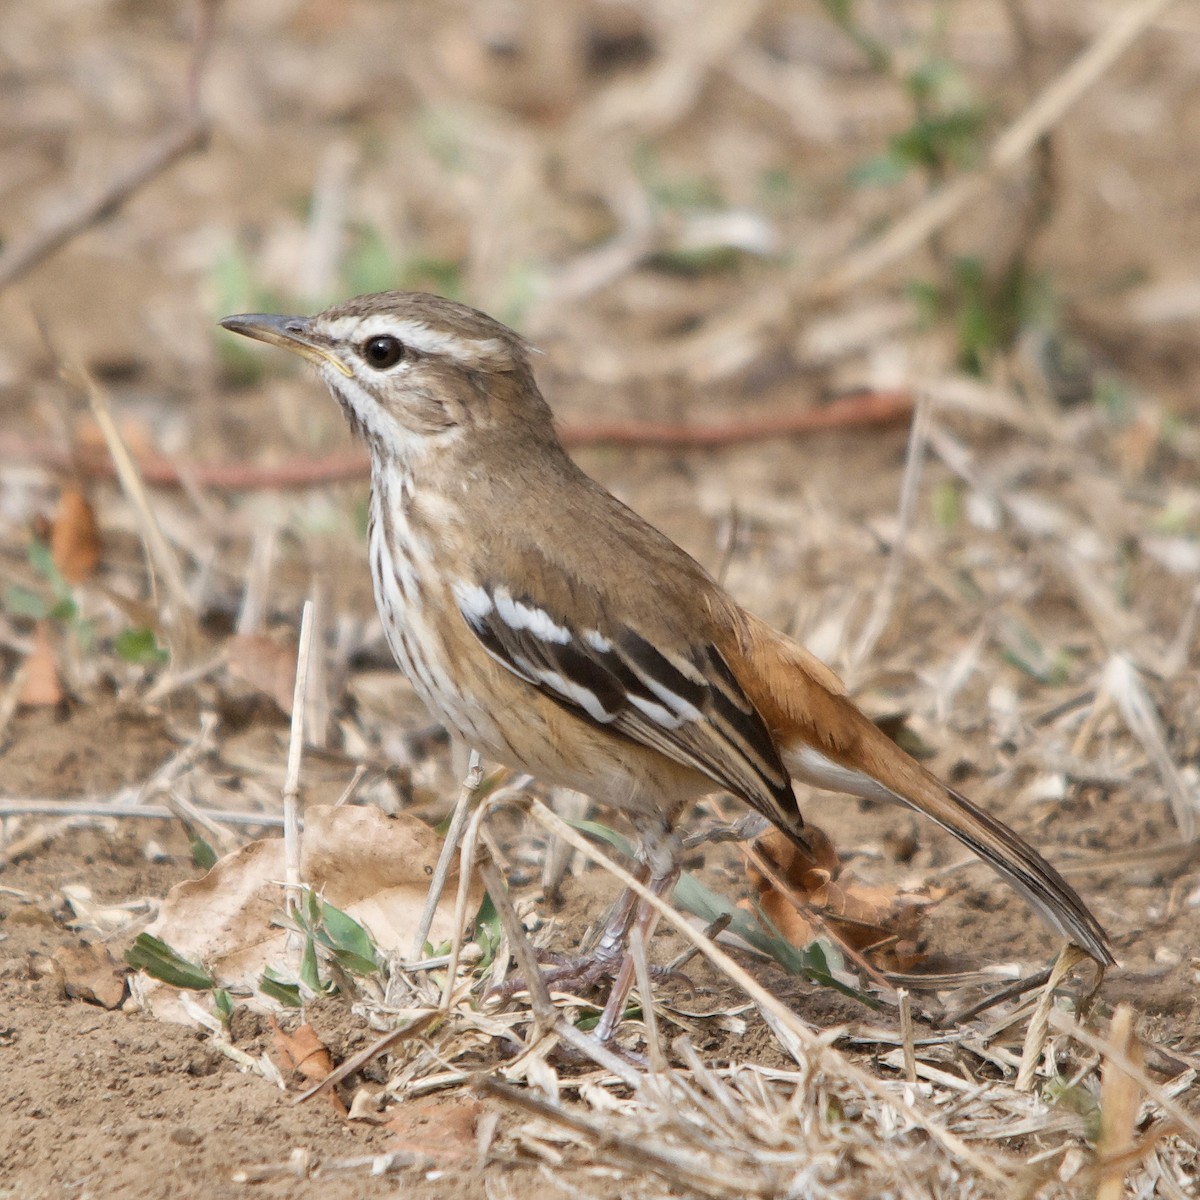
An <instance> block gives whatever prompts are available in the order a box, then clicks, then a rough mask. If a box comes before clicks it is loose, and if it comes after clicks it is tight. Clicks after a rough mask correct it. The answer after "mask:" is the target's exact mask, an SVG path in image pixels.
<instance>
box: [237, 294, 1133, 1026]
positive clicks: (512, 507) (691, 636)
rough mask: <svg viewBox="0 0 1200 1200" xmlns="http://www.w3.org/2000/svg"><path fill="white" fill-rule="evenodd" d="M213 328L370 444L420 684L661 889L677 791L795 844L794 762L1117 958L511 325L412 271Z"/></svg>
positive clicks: (390, 600)
mask: <svg viewBox="0 0 1200 1200" xmlns="http://www.w3.org/2000/svg"><path fill="white" fill-rule="evenodd" d="M221 325H222V326H224V328H226V329H228V330H231V331H233V332H235V333H238V334H242V335H244V336H246V337H249V338H253V339H256V340H258V341H261V342H266V343H269V344H271V345H274V346H278V347H281V348H283V349H285V350H288V351H291V352H293V353H295V354H297V355H299V356H300V357H301V358H304V359H306V360H307V361H308V362H309V363H311V364H312V365H313V366H315V368H316V370H317V374H318V375H319V377H320V378H321V379H322V380H323V382H324V383H325V385H326V387H327V388H328V390H329V392H330V393H331V395H332V396H333V398H334V399H335V400H336V401H337V403H338V404H339V405H340V407H341V409H342V411H343V412H344V414H345V416H346V418H347V419H348V421H349V423H350V426H351V427H352V429H353V430H354V431H355V432H356V433H357V434H358V435H359V436H360V437H361V438H362V439H363V440H364V441H365V442H366V445H367V447H368V449H369V451H370V460H371V497H370V506H369V523H368V536H367V547H368V560H369V564H370V570H371V575H372V582H373V586H374V593H375V599H376V605H377V608H378V610H379V616H380V619H381V621H382V625H383V629H384V632H385V634H386V637H387V641H388V643H389V645H390V647H391V650H392V652H393V654H394V656H395V658H396V661H397V663H398V664H399V666H400V669H401V670H402V671H403V673H404V674H405V675H406V676H407V677H408V679H409V681H410V682H411V684H412V686H413V688H414V689H415V691H416V692H417V693H418V695H419V696H420V697H421V699H422V700H423V701H424V702H425V704H426V705H427V706H428V708H429V709H430V710H431V712H432V713H433V714H434V716H435V717H436V718H437V719H438V720H439V721H440V722H441V723H442V724H443V725H444V726H445V727H446V728H447V730H448V731H449V732H451V733H452V734H453V735H456V736H457V737H458V738H460V739H462V741H464V742H465V743H466V744H467V745H469V746H471V747H473V748H475V749H476V750H478V751H479V752H480V754H482V755H483V756H484V757H485V758H488V759H490V760H493V761H496V762H498V763H501V764H506V765H508V766H511V767H513V768H516V769H519V770H521V771H523V772H527V773H529V774H532V775H534V776H535V777H537V778H538V779H540V780H541V781H542V782H543V783H545V784H547V785H552V786H560V787H565V788H571V789H574V790H576V791H579V792H583V793H586V794H587V795H589V796H591V797H592V798H593V799H594V800H596V801H597V802H598V803H600V804H602V805H607V806H611V807H612V808H615V809H618V810H620V811H622V812H623V813H624V814H625V815H626V817H627V818H628V820H629V822H630V824H631V826H632V828H633V830H634V832H635V833H636V834H637V836H638V839H639V850H638V855H639V872H640V876H639V877H640V879H641V880H642V881H643V882H646V883H648V886H649V887H650V888H651V890H652V891H654V892H655V893H656V894H660V895H661V894H665V893H667V892H668V891H669V890H670V888H671V887H672V886H673V885H674V882H675V880H676V878H677V877H678V873H679V866H678V862H679V854H680V846H681V839H680V834H679V830H680V828H681V827H683V826H685V825H686V819H687V814H688V811H689V810H690V809H691V807H692V806H693V805H694V804H695V802H696V801H698V800H700V799H701V798H703V797H705V796H707V795H710V794H712V793H717V792H729V793H732V794H733V795H734V796H736V797H738V798H739V799H740V800H741V801H743V802H744V803H745V804H747V805H748V806H749V807H750V808H751V809H753V810H756V811H757V812H758V813H759V814H761V815H762V816H763V817H765V818H766V819H767V820H768V821H769V822H770V823H771V824H772V825H774V826H776V827H777V828H778V829H780V830H781V831H782V832H783V833H784V834H785V835H787V836H788V837H789V838H790V839H792V840H794V841H796V842H798V843H799V844H800V845H802V846H803V845H805V826H804V820H803V817H802V815H801V812H800V808H799V804H798V802H797V798H796V794H795V791H794V787H793V783H794V781H800V782H802V783H805V784H808V785H811V786H815V787H817V788H821V789H825V790H828V791H834V792H841V793H846V794H849V795H851V796H855V797H859V798H863V799H866V800H871V801H875V800H886V801H892V802H898V803H900V804H901V805H905V806H907V807H908V808H910V809H913V810H916V811H917V812H919V813H922V814H924V816H926V817H928V818H929V819H931V820H932V821H933V822H934V823H935V824H937V825H939V826H941V827H942V828H943V829H945V830H948V831H949V832H950V833H951V834H953V835H954V836H955V837H956V838H958V839H959V841H961V842H962V843H964V844H965V845H966V846H967V847H968V848H969V849H970V850H972V851H973V852H974V853H975V854H976V855H977V856H978V857H980V858H981V859H983V860H984V861H985V862H987V863H988V864H990V865H991V866H992V867H993V868H994V869H995V870H996V871H997V872H998V873H999V874H1000V875H1001V876H1002V877H1003V878H1004V879H1005V880H1007V882H1008V883H1009V884H1011V885H1012V886H1013V887H1014V888H1015V889H1016V890H1017V891H1018V892H1019V893H1020V894H1021V895H1022V896H1024V897H1025V899H1026V900H1027V901H1028V902H1029V903H1030V904H1031V905H1032V906H1033V908H1034V909H1035V910H1036V911H1037V912H1039V913H1040V914H1041V916H1042V917H1043V918H1044V919H1045V920H1046V921H1047V922H1048V923H1049V925H1050V926H1051V927H1052V928H1053V929H1055V930H1057V931H1058V933H1060V934H1061V935H1063V936H1064V937H1065V938H1067V939H1069V940H1070V941H1072V942H1074V943H1075V944H1076V945H1078V946H1080V947H1082V949H1083V950H1085V951H1086V952H1087V953H1088V954H1089V955H1090V956H1091V957H1092V958H1093V959H1095V960H1096V961H1097V962H1098V963H1099V964H1101V966H1106V965H1108V964H1111V963H1113V962H1114V958H1113V954H1112V949H1111V946H1110V943H1109V940H1108V937H1107V935H1106V933H1105V931H1104V929H1103V928H1102V927H1101V925H1100V924H1099V922H1098V921H1097V920H1096V918H1095V917H1094V916H1093V914H1092V913H1091V911H1090V910H1089V909H1088V907H1087V905H1086V904H1085V903H1084V902H1083V900H1082V899H1081V898H1080V897H1079V895H1078V894H1077V893H1076V891H1075V890H1074V889H1073V888H1072V887H1071V885H1070V884H1069V883H1067V881H1066V880H1065V879H1064V878H1063V877H1062V876H1061V875H1060V874H1059V872H1058V871H1056V870H1055V869H1054V867H1053V866H1051V865H1050V863H1049V862H1047V861H1046V859H1045V858H1044V857H1043V856H1042V855H1041V854H1039V853H1038V851H1037V850H1035V849H1034V848H1033V847H1032V846H1031V845H1030V844H1029V843H1028V842H1026V841H1025V840H1024V839H1023V838H1022V837H1020V836H1019V835H1018V834H1017V833H1016V832H1015V831H1014V830H1012V829H1010V828H1009V827H1008V826H1007V825H1005V824H1004V823H1003V822H1002V821H1000V820H999V819H998V818H997V817H995V816H993V815H992V814H991V813H989V812H988V811H987V810H986V809H984V808H982V807H980V806H979V805H977V804H975V803H973V802H972V801H970V800H968V799H967V798H966V797H965V796H963V795H961V794H960V793H959V792H958V791H956V790H954V789H953V788H951V787H949V786H947V785H946V784H945V783H943V782H942V781H940V780H939V779H938V778H937V777H936V776H935V775H933V774H932V773H931V772H930V771H929V770H927V769H926V768H925V767H924V766H922V765H921V764H920V763H918V762H917V761H916V760H915V759H913V758H912V757H910V756H909V755H908V754H907V753H906V752H905V751H904V750H903V749H901V748H900V747H899V746H898V745H897V744H896V743H895V742H894V741H892V740H891V739H890V738H889V737H887V735H886V734H885V733H883V732H882V731H881V730H880V729H879V727H878V726H877V725H876V724H875V723H874V722H872V721H871V720H870V718H869V717H867V716H866V714H865V713H863V712H862V710H861V709H860V708H859V707H858V706H857V705H856V704H855V703H854V702H853V700H852V699H851V698H850V697H849V695H848V694H847V691H846V689H845V687H844V686H843V684H842V682H841V680H840V679H839V678H838V677H837V675H836V674H835V673H834V672H833V671H832V670H831V669H830V668H829V667H828V666H826V665H825V663H823V662H822V661H820V660H819V659H818V658H816V657H815V656H814V655H813V654H811V653H810V652H809V651H808V650H807V649H805V648H804V647H803V646H802V645H800V644H799V643H798V642H796V641H794V640H793V639H791V638H790V637H788V636H786V635H785V634H783V633H781V632H779V631H778V630H776V629H774V628H773V627H772V626H770V625H769V624H767V623H766V622H765V621H763V620H761V619H759V618H758V617H756V616H754V615H753V614H751V613H750V612H748V611H747V610H746V609H744V608H742V607H741V606H740V605H739V604H738V603H737V602H736V601H735V600H734V599H733V598H732V597H731V596H730V595H729V594H728V593H727V592H726V591H725V590H724V588H722V587H721V585H720V584H719V583H718V582H717V581H716V580H715V579H714V578H713V577H712V576H711V575H710V574H709V573H708V571H706V570H705V569H704V568H703V567H702V566H701V565H700V564H699V563H698V562H697V561H696V560H695V559H694V558H692V557H691V556H690V555H689V554H687V553H686V552H685V551H684V550H683V549H681V548H680V547H679V546H677V545H676V544H675V543H674V542H673V541H672V540H671V539H670V538H668V537H667V536H666V535H665V534H664V533H662V532H661V531H659V530H658V529H656V528H655V527H654V526H653V525H651V524H650V523H648V522H647V521H645V520H644V519H642V518H641V517H640V516H638V515H637V514H636V513H635V512H633V511H632V510H631V509H630V508H628V507H627V506H626V505H624V504H623V503H621V502H620V501H619V500H617V499H616V498H615V497H614V496H613V495H612V494H611V493H609V492H608V491H607V490H606V489H605V488H604V487H602V486H601V485H600V484H599V483H598V482H596V481H595V480H593V479H592V478H591V477H590V476H588V475H587V474H586V473H585V472H584V471H583V470H582V469H581V468H580V467H579V466H578V465H577V464H576V463H575V462H574V460H573V459H572V458H571V457H570V456H569V455H568V454H567V452H566V450H565V449H564V447H563V445H562V442H561V441H560V440H559V437H558V434H557V432H556V430H555V423H554V418H553V415H552V413H551V409H550V407H549V405H548V404H547V402H546V400H545V399H544V398H543V396H542V393H541V391H540V390H539V388H538V385H537V382H536V380H535V378H534V372H533V369H532V365H531V363H532V359H531V355H532V353H533V350H532V347H531V346H530V345H529V344H528V343H527V342H526V341H525V339H524V338H523V337H521V336H520V335H519V334H518V333H516V332H515V331H513V330H512V329H510V328H509V327H508V326H506V325H504V324H502V323H501V322H500V321H497V320H495V319H494V318H492V317H490V316H488V315H487V314H485V313H483V312H481V311H479V310H477V309H474V308H470V307H468V306H466V305H464V304H461V303H458V302H456V301H453V300H449V299H446V298H444V297H441V296H436V295H432V294H429V293H423V292H400V291H393V292H380V293H374V294H370V295H364V296H358V297H355V298H353V299H350V300H347V301H345V302H344V303H340V304H338V305H336V306H334V307H331V308H328V309H326V310H325V311H323V312H320V313H318V314H317V315H315V316H278V315H273V314H267V313H245V314H240V315H236V316H230V317H226V318H224V319H223V320H222V321H221ZM651 920H652V918H651V915H650V912H649V908H648V906H647V905H645V904H644V903H642V902H635V901H634V899H633V898H632V895H627V896H626V897H624V898H623V900H622V901H620V902H618V904H617V905H616V906H615V908H614V910H613V913H612V916H611V917H610V920H609V923H608V925H607V926H606V928H605V931H604V934H603V936H602V937H601V939H600V942H599V943H598V945H597V946H596V947H595V952H594V957H593V959H592V962H594V963H597V964H600V966H602V967H603V968H604V969H605V971H606V972H608V973H611V974H612V975H613V977H614V982H613V987H612V991H611V992H610V995H609V1000H608V1003H607V1004H606V1006H605V1009H604V1013H603V1015H602V1018H601V1022H600V1025H599V1026H598V1027H597V1030H596V1033H597V1036H601V1037H602V1038H607V1037H610V1036H611V1035H612V1033H613V1030H614V1029H615V1028H616V1026H617V1024H618V1023H619V1018H620V1013H621V1012H622V1011H623V1007H622V1006H623V1004H624V999H625V996H624V995H621V994H620V993H621V989H622V987H623V988H624V991H625V993H626V994H627V993H628V990H629V988H630V986H631V985H632V980H633V964H632V960H631V958H630V956H629V954H628V952H627V941H628V938H629V935H630V932H631V929H632V928H633V925H634V924H635V923H636V922H641V923H642V924H643V926H645V925H647V924H648V922H650V921H651ZM610 968H611V970H610ZM580 970H582V971H583V972H584V976H585V977H586V978H588V980H589V981H594V979H595V978H596V976H595V975H594V974H588V970H589V968H587V967H586V965H585V966H583V967H581V968H580Z"/></svg>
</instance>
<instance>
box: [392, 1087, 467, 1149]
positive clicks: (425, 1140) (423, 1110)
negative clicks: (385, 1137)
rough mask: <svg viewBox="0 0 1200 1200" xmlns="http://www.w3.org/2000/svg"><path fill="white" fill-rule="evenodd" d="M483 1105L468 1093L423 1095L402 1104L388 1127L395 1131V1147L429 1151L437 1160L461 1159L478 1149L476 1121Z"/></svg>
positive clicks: (393, 1144)
mask: <svg viewBox="0 0 1200 1200" xmlns="http://www.w3.org/2000/svg"><path fill="white" fill-rule="evenodd" d="M483 1112H484V1106H483V1105H482V1104H481V1103H480V1102H479V1101H478V1100H474V1099H471V1098H469V1097H456V1098H455V1099H453V1100H438V1099H434V1098H432V1097H423V1098H421V1099H418V1100H414V1101H409V1102H406V1103H404V1104H403V1105H401V1106H400V1107H399V1108H398V1109H397V1110H396V1112H395V1115H394V1116H392V1117H391V1118H390V1119H389V1120H388V1122H387V1127H388V1128H389V1129H391V1130H392V1131H393V1132H394V1133H395V1134H396V1140H395V1141H394V1142H393V1143H392V1147H391V1148H392V1150H407V1151H410V1152H412V1153H415V1154H427V1155H429V1156H430V1157H431V1158H433V1159H434V1160H436V1161H437V1162H441V1163H454V1162H462V1161H463V1159H466V1158H470V1157H472V1156H473V1155H474V1153H475V1123H476V1122H477V1121H478V1120H479V1118H480V1116H481V1115H482V1114H483Z"/></svg>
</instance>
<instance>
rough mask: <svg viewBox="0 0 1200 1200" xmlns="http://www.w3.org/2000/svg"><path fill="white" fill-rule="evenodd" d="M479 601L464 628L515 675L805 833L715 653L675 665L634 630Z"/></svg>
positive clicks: (527, 603)
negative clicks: (586, 625) (574, 625)
mask: <svg viewBox="0 0 1200 1200" xmlns="http://www.w3.org/2000/svg"><path fill="white" fill-rule="evenodd" d="M473 595H474V600H473V603H471V604H470V605H466V604H463V603H462V601H461V598H460V603H459V609H460V612H461V613H462V616H463V618H464V620H465V621H466V622H467V624H468V626H469V627H470V628H471V630H472V631H473V632H474V634H475V636H476V637H477V638H479V640H480V642H481V643H482V645H483V646H484V648H485V649H486V650H487V651H488V653H489V654H490V655H491V656H492V658H494V659H495V660H496V661H497V662H499V663H500V664H501V665H503V666H504V667H506V668H507V669H508V670H510V671H512V672H513V674H515V675H518V676H519V677H520V678H522V679H524V680H525V681H526V682H527V683H529V684H531V685H532V686H533V687H536V688H537V689H538V690H539V691H540V692H542V693H543V694H544V695H546V696H549V697H550V698H551V699H553V700H555V701H556V702H557V703H559V704H561V705H562V706H563V707H564V708H567V709H569V710H570V711H571V712H573V713H575V714H576V715H579V716H583V717H584V718H586V719H588V720H591V721H593V722H594V723H595V724H597V725H601V726H604V727H607V728H609V729H612V730H613V731H615V732H619V733H621V734H623V735H624V736H626V737H628V738H630V739H631V740H633V741H635V742H639V743H641V744H642V745H645V746H649V747H651V748H653V749H655V750H658V751H659V752H660V753H662V754H664V755H666V756H667V757H668V758H671V759H674V760H675V761H676V762H679V763H682V764H684V765H685V766H688V767H691V768H692V769H693V770H696V771H698V772H700V773H701V774H703V775H706V776H707V777H708V778H709V779H711V780H713V781H714V782H715V783H716V784H718V785H719V786H720V787H723V788H727V789H728V790H729V791H731V792H733V793H734V794H735V795H737V796H739V797H741V798H742V799H743V800H745V801H746V802H747V803H748V804H750V805H751V806H752V807H754V808H756V809H757V810H758V811H759V812H761V813H762V814H763V815H764V816H766V817H767V818H768V819H769V820H771V821H773V822H776V823H779V824H783V825H784V826H785V827H788V828H792V829H798V828H800V827H802V825H803V822H802V820H801V818H800V811H799V807H798V805H797V803H796V797H795V794H794V793H793V791H792V785H791V780H790V778H789V776H788V773H787V771H786V769H785V768H784V766H783V762H782V760H781V759H780V757H779V750H778V748H777V747H776V745H775V742H774V739H773V738H772V737H771V733H770V730H769V729H768V728H767V726H766V723H765V722H764V721H763V719H762V716H761V715H760V714H759V712H758V710H757V709H756V708H755V707H754V705H753V703H751V701H750V700H749V698H748V697H747V696H746V694H745V692H744V691H743V690H742V687H741V685H740V684H739V683H738V681H737V679H736V678H735V676H734V674H733V672H732V671H731V670H730V669H729V666H728V664H727V663H726V662H725V659H724V658H723V657H722V655H721V653H720V651H719V650H718V649H717V647H716V646H714V645H712V644H711V643H701V644H694V645H692V646H691V647H689V652H688V654H687V656H686V658H685V657H683V656H679V657H678V658H676V659H674V660H673V659H672V658H671V657H670V656H669V655H667V654H666V653H664V652H663V651H662V650H660V649H659V648H658V647H657V646H655V645H654V644H653V643H652V642H650V641H649V640H648V639H646V638H645V637H643V636H642V635H641V634H639V633H638V632H636V631H635V630H632V629H628V628H620V629H605V630H591V631H588V632H587V633H586V634H585V633H584V632H581V631H580V630H578V629H571V628H570V627H569V626H567V625H566V624H565V623H564V622H562V621H560V620H558V619H557V618H556V617H553V616H551V615H550V614H548V613H546V611H545V610H544V609H543V608H542V607H541V606H540V605H538V603H537V602H536V600H534V599H532V598H531V597H527V596H522V597H518V598H510V597H509V596H508V594H507V592H503V591H501V590H500V589H496V588H491V587H484V588H482V589H473ZM483 595H486V597H487V603H483V602H482V599H481V597H482V596H483ZM497 600H499V601H500V602H499V603H497ZM514 613H518V614H520V615H521V619H519V620H517V621H515V622H514V620H513V619H512V617H513V614H514ZM531 615H534V616H536V618H537V619H536V620H531V619H530V616H531Z"/></svg>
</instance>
